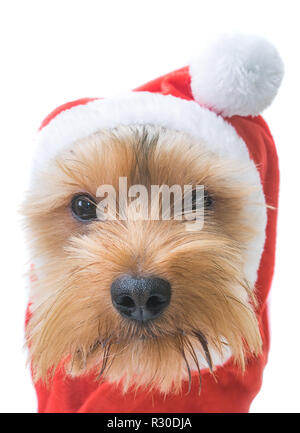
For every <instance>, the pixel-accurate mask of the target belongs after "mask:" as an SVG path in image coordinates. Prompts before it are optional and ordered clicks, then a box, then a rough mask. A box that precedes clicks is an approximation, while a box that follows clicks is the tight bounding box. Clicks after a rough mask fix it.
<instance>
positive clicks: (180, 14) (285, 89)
mask: <svg viewBox="0 0 300 433" xmlns="http://www.w3.org/2000/svg"><path fill="white" fill-rule="evenodd" d="M297 6H298V7H299V8H300V5H299V0H295V1H292V0H286V1H285V2H283V1H275V0H273V1H268V0H258V1H256V0H251V1H248V2H245V1H240V0H236V1H230V0H226V1H223V0H220V1H213V0H206V1H200V0H196V1H192V0H190V1H189V0H182V1H176V0H172V1H169V0H158V1H156V0H151V1H145V0H139V1H130V0H126V1H125V0H123V1H122V0H120V1H114V0H109V1H89V0H81V1H76V0H70V1H68V0H60V1H56V0H50V1H49V0H43V1H40V0H36V1H31V0H26V1H23V0H20V1H14V0H10V1H8V0H6V1H4V0H2V1H1V3H0V44H1V50H0V61H1V63H0V146H1V158H0V164H1V170H0V176H1V196H0V218H1V223H0V230H1V236H0V241H1V253H0V254H1V262H0V263H1V283H2V284H1V298H0V338H1V339H0V341H1V346H0V350H1V354H0V363H1V365H0V412H4V411H9V412H18V411H19V412H32V411H36V400H35V394H34V391H33V387H32V384H31V380H30V375H29V371H28V369H25V359H26V356H25V351H24V350H22V345H23V322H24V313H25V305H26V300H27V291H26V288H25V286H26V281H25V278H24V277H23V273H24V272H25V270H26V267H27V265H26V250H25V247H24V245H23V238H22V232H21V228H20V223H19V220H20V217H19V216H18V214H17V209H18V207H19V204H20V202H21V200H22V197H23V192H24V189H26V183H27V180H28V173H29V168H30V160H31V156H32V149H33V145H32V138H33V137H34V135H35V132H36V130H37V128H38V126H39V123H40V122H41V120H42V119H43V118H44V117H45V116H46V115H47V114H48V113H49V112H50V111H51V110H52V109H53V108H55V107H56V106H57V105H59V104H62V103H64V102H67V101H70V100H73V99H76V98H80V97H84V96H108V95H113V94H116V93H119V92H123V91H126V90H129V89H131V88H134V87H137V86H138V85H139V84H143V83H144V82H147V81H148V80H150V79H153V78H155V77H157V76H159V75H162V74H164V73H166V72H169V71H171V70H173V69H175V68H178V67H181V66H184V65H185V64H187V62H188V60H189V59H190V58H191V57H192V56H193V55H195V54H197V53H198V52H199V51H200V50H201V48H202V47H203V46H204V45H205V43H206V42H207V40H208V39H211V38H214V37H215V36H216V35H218V34H219V33H222V32H233V31H246V32H250V33H256V34H260V35H263V36H265V37H267V38H268V39H270V40H271V41H272V42H273V43H274V44H275V45H276V46H277V47H278V49H279V51H280V52H281V55H282V57H283V60H284V62H285V66H286V74H285V79H284V82H283V85H282V88H281V90H280V93H279V95H278V97H277V98H276V100H275V102H274V104H273V106H272V107H271V108H269V109H268V110H267V111H266V112H265V118H266V120H267V121H268V123H269V125H270V127H271V130H272V132H273V135H274V137H275V141H276V144H277V148H278V153H279V158H280V168H281V195H280V206H279V208H280V212H279V226H278V246H277V264H276V273H275V278H274V281H273V286H272V294H271V299H270V300H271V302H270V307H271V308H270V310H271V331H272V346H271V352H270V357H269V363H268V365H267V367H266V369H265V374H264V380H263V386H262V389H261V391H260V393H259V395H258V396H257V398H256V399H255V401H254V403H253V405H252V408H251V410H252V412H299V409H300V398H299V393H298V392H299V386H300V383H299V382H300V381H299V370H300V366H299V357H300V349H299V347H300V343H299V334H300V326H299V317H300V284H299V268H300V254H299V244H298V242H299V241H300V239H299V189H298V186H299V174H300V173H299V171H300V170H299V162H298V161H299V145H300V143H299V124H300V116H299V108H298V107H299V101H298V98H299V90H300V89H299V80H300V70H299V64H300V61H299V55H300V54H299V41H300V31H299V12H300V10H298V7H297Z"/></svg>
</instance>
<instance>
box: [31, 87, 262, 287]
mask: <svg viewBox="0 0 300 433" xmlns="http://www.w3.org/2000/svg"><path fill="white" fill-rule="evenodd" d="M134 124H136V125H146V124H153V125H159V126H163V127H166V128H169V129H173V130H177V131H182V132H185V133H187V134H189V135H190V136H191V137H192V138H194V139H195V140H198V141H199V142H200V143H202V144H206V145H207V147H208V148H209V150H210V151H212V152H214V153H215V154H216V155H218V156H221V157H222V158H223V157H225V158H230V159H231V160H232V159H235V160H237V161H240V162H241V163H243V164H247V166H248V168H249V169H248V170H247V173H245V177H246V181H247V182H248V183H250V184H251V185H254V186H258V185H259V186H260V188H259V191H258V192H255V193H254V194H255V196H254V199H255V200H254V201H255V202H256V203H257V204H258V206H257V205H253V206H252V208H250V206H249V208H247V213H248V215H249V221H250V222H251V220H252V221H253V218H254V219H255V221H256V228H257V230H258V235H257V237H256V238H255V240H254V241H253V242H252V243H251V244H249V247H248V248H247V251H246V258H245V274H246V277H247V278H248V280H249V282H250V284H254V283H255V281H256V274H257V270H258V267H259V262H260V257H261V254H262V251H263V247H264V241H265V227H266V209H265V198H264V195H263V191H262V187H261V184H260V178H259V174H258V171H257V170H256V167H255V164H254V163H253V161H252V160H250V157H249V153H248V149H247V146H246V144H245V142H244V141H243V140H242V139H241V138H240V137H239V136H238V134H237V132H236V131H235V129H234V128H233V127H232V126H231V125H230V124H229V123H228V122H226V121H225V120H224V119H223V118H222V117H221V116H218V115H217V114H215V113H213V112H211V111H209V110H208V109H206V108H204V107H201V106H200V105H199V104H198V103H196V102H194V101H187V100H183V99H180V98H176V97H174V96H171V95H168V96H165V95H161V94H155V93H150V92H131V93H129V94H127V95H123V96H120V97H117V98H112V99H99V100H94V101H92V102H89V103H88V104H85V105H78V106H75V107H73V108H71V109H68V110H65V111H62V112H61V113H60V114H58V115H57V116H56V117H55V118H54V119H52V120H51V121H50V123H49V124H48V125H47V126H45V127H44V128H43V129H42V130H41V131H39V133H38V134H37V152H36V157H35V159H34V164H33V173H32V174H33V175H32V182H33V183H35V179H36V174H37V172H38V171H43V170H47V167H48V164H49V162H50V161H51V160H53V159H54V158H55V157H56V156H57V155H58V154H59V153H60V152H61V151H63V150H66V149H68V148H70V147H72V144H73V143H74V142H75V141H77V140H79V139H82V138H84V137H87V136H89V135H91V134H93V133H95V132H96V131H99V130H101V129H112V128H115V127H117V126H120V125H124V126H126V125H134ZM239 181H240V179H237V182H239Z"/></svg>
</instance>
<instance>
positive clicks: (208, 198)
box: [192, 189, 213, 212]
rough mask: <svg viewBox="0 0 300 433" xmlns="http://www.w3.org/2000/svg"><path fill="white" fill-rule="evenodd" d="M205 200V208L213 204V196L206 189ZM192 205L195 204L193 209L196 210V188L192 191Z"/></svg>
mask: <svg viewBox="0 0 300 433" xmlns="http://www.w3.org/2000/svg"><path fill="white" fill-rule="evenodd" d="M203 201H204V208H205V209H210V208H211V207H212V205H213V198H212V196H211V195H210V194H209V193H208V192H207V190H206V189H205V190H204V196H203ZM192 205H193V211H194V212H195V211H196V206H197V192H196V190H195V189H194V190H193V192H192Z"/></svg>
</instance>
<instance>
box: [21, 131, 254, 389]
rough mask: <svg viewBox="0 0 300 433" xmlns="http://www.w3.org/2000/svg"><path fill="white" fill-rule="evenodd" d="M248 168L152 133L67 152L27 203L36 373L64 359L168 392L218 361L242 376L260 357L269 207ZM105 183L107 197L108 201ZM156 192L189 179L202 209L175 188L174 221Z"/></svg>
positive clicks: (82, 369)
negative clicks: (255, 272)
mask: <svg viewBox="0 0 300 433" xmlns="http://www.w3.org/2000/svg"><path fill="white" fill-rule="evenodd" d="M247 170H248V167H247V166H243V165H241V164H237V163H236V162H235V161H234V160H232V161H231V160H229V159H228V158H222V157H220V156H218V157H217V156H216V154H214V153H213V152H209V151H208V150H207V148H206V146H204V145H203V143H201V142H197V141H195V140H194V139H192V138H191V137H190V136H188V135H187V134H184V133H179V132H175V131H171V130H168V129H165V128H161V127H154V126H149V125H148V126H144V127H139V126H136V127H119V128H116V129H114V130H110V131H108V130H106V131H101V132H98V133H95V134H93V135H91V136H89V137H88V138H85V139H82V140H80V141H77V142H76V143H75V144H74V145H73V147H72V149H71V150H65V151H63V152H60V153H59V154H58V156H57V157H56V159H54V160H53V161H52V164H51V165H50V166H49V168H48V169H47V171H44V172H42V173H40V174H39V177H38V179H37V181H36V182H35V183H34V185H32V187H31V190H30V191H29V193H28V195H27V197H26V200H25V203H24V206H23V213H24V215H25V219H26V225H27V231H28V239H29V241H30V243H31V251H32V261H33V263H34V264H35V268H36V275H37V279H36V281H35V282H34V283H33V284H32V293H31V301H32V306H31V310H32V315H31V319H30V321H29V324H28V326H27V341H28V346H29V354H30V360H31V362H32V366H33V371H34V374H35V378H36V379H39V378H42V379H45V380H46V379H47V378H48V379H49V376H51V372H52V373H53V372H54V371H55V369H56V368H57V366H58V365H59V364H60V365H63V366H64V367H65V369H66V372H67V373H68V374H72V375H80V374H83V373H86V372H87V371H94V372H95V373H96V375H98V376H99V377H105V378H107V379H108V380H109V381H120V380H122V383H123V386H124V388H125V389H126V388H127V387H128V386H129V385H131V384H135V385H137V386H139V385H148V386H150V387H151V386H156V387H158V388H159V389H160V390H161V391H163V392H168V391H170V390H173V391H177V390H179V389H180V386H181V383H182V380H183V379H187V378H188V377H189V376H190V372H191V370H193V369H196V370H199V371H200V370H201V368H207V367H208V368H210V369H211V371H212V372H213V370H214V366H215V365H216V364H217V363H218V361H217V358H218V357H219V359H223V360H224V359H226V357H227V358H228V356H230V355H232V356H233V358H234V359H235V360H236V361H237V362H238V363H239V364H240V366H241V368H243V367H244V365H245V362H246V359H247V356H248V355H249V354H254V355H255V354H258V353H259V352H260V350H261V338H260V333H259V330H258V323H257V319H256V316H255V313H254V307H255V297H254V293H253V284H254V281H250V279H249V276H248V272H247V266H248V265H249V263H248V261H249V255H247V252H248V246H249V245H250V244H251V242H253V240H254V239H255V237H256V236H257V227H256V219H255V217H254V215H255V212H256V211H257V208H258V207H259V206H260V204H258V203H257V202H256V200H255V197H256V195H255V192H254V190H255V185H253V184H252V183H251V182H249V181H246V179H249V177H247V176H245V172H246V171H247ZM124 178H125V179H126V182H127V188H128V189H129V188H130V187H131V186H136V185H139V188H138V189H134V190H133V191H134V192H135V196H136V200H137V201H135V200H134V199H131V200H130V198H128V196H127V192H128V189H127V190H126V193H125V192H124V190H123V191H120V179H124ZM103 185H109V186H111V188H112V189H111V194H109V191H108V193H107V194H105V195H103V194H102V193H101V194H99V186H103ZM153 185H156V186H162V185H165V186H168V187H170V188H172V187H173V186H174V185H177V186H180V187H182V191H183V192H184V191H187V190H184V186H186V185H191V186H192V190H188V191H189V192H185V193H183V196H182V198H181V200H184V199H185V195H189V196H190V200H191V201H190V202H191V203H192V209H191V210H190V211H186V210H185V208H184V206H182V203H180V206H179V207H178V206H177V207H176V203H177V204H178V196H177V198H176V194H175V190H173V194H170V197H171V199H170V201H169V204H170V209H171V212H170V215H169V218H165V217H164V213H163V210H162V204H163V201H162V194H159V199H158V200H153V199H152V198H153V196H151V191H152V190H153V188H152V187H153ZM197 185H203V187H204V194H203V196H202V200H200V201H199V203H200V202H201V203H202V205H200V207H199V206H196V205H197V203H198V202H197V200H198V198H197V197H196V194H195V189H194V188H195V186H197ZM143 191H144V192H145V191H146V192H147V193H148V195H147V194H146V195H145V194H142V192H143ZM109 196H110V197H109ZM145 197H147V199H145ZM103 200H106V202H105V203H106V206H103V203H104V202H103ZM113 202H115V206H114V204H113ZM134 202H135V203H134ZM137 208H138V209H137ZM175 208H176V209H177V210H176V212H174V209H175ZM137 210H138V214H139V217H137V216H136V215H137V214H136V212H137ZM105 212H106V216H105V217H104V214H105ZM109 212H111V213H114V218H108V217H107V215H108V213H109ZM197 212H198V213H201V215H202V216H203V221H202V224H200V225H199V221H198V220H197V215H198V214H197ZM101 215H102V216H103V218H102V217H101ZM141 215H142V216H143V217H142V218H141ZM153 215H155V218H153ZM151 216H152V217H151ZM195 219H196V220H195ZM197 224H198V225H197ZM219 362H220V361H219Z"/></svg>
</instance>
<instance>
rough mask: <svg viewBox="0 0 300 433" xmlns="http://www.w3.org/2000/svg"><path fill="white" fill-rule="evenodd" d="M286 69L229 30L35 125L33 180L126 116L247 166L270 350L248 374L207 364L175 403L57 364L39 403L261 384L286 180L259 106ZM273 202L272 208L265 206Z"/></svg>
mask: <svg viewBox="0 0 300 433" xmlns="http://www.w3.org/2000/svg"><path fill="white" fill-rule="evenodd" d="M282 78H283V63H282V61H281V59H280V56H279V54H278V52H277V51H276V49H275V48H274V47H273V46H272V45H271V44H270V43H269V42H267V41H266V40H264V39H262V38H260V37H256V36H249V35H242V34H238V35H234V36H225V37H223V38H221V39H219V40H217V41H216V42H214V43H213V44H212V45H211V46H209V47H208V48H207V49H206V51H205V52H204V53H203V54H202V55H200V56H199V57H197V58H195V59H194V60H193V61H192V62H191V63H190V65H189V66H187V67H184V68H181V69H179V70H176V71H174V72H171V73H169V74H167V75H164V76H162V77H160V78H157V79H156V80H153V81H151V82H149V83H147V84H145V85H143V86H141V87H139V88H137V89H135V90H134V91H133V92H130V93H128V94H125V95H122V96H119V97H114V98H108V99H100V98H84V99H80V100H77V101H73V102H70V103H67V104H65V105H62V106H60V107H58V108H57V109H56V110H54V111H53V112H52V113H51V114H50V115H49V116H48V117H47V118H46V119H45V120H44V121H43V123H42V125H41V127H40V130H39V132H38V134H37V152H36V155H35V160H34V166H33V168H34V170H33V179H34V178H35V176H36V173H37V172H38V171H40V170H45V169H47V166H48V165H49V164H50V162H51V160H53V159H54V158H55V157H56V156H57V155H58V154H59V153H60V152H61V151H63V150H65V149H68V148H71V147H72V146H73V145H74V142H76V141H77V140H79V139H82V138H84V137H88V136H89V135H91V134H93V133H95V132H97V131H99V130H102V129H112V128H115V127H117V126H120V125H124V126H126V125H147V124H153V125H158V126H162V127H166V128H169V129H172V130H178V131H182V132H185V133H187V134H189V135H190V136H191V137H192V138H193V139H195V140H196V141H198V142H200V143H201V145H205V146H207V149H209V150H210V151H211V152H213V153H214V154H215V155H216V157H221V158H230V159H231V160H236V161H237V162H238V163H241V164H243V165H244V166H247V168H248V169H247V170H246V172H245V176H246V177H247V179H246V180H248V181H249V182H250V183H251V184H254V185H255V186H256V187H257V188H256V190H255V191H254V192H253V194H254V198H255V200H254V201H255V204H254V205H253V207H252V208H251V206H249V207H247V211H248V217H249V219H251V220H253V219H254V220H255V222H256V227H257V235H256V237H255V239H254V240H253V241H251V243H249V245H248V246H247V248H246V252H245V256H246V257H245V274H246V276H247V278H248V280H249V282H250V283H251V284H253V285H254V283H255V285H256V294H257V297H258V307H257V317H258V320H259V325H260V331H261V336H262V340H263V353H262V354H261V355H260V356H259V357H258V358H257V359H255V360H252V361H251V362H249V363H248V365H247V369H246V373H245V375H244V376H242V374H241V373H240V372H239V371H238V370H237V367H236V365H235V364H234V361H233V360H232V359H231V358H230V359H229V360H228V361H227V362H226V363H225V364H224V360H223V361H222V362H220V364H224V365H222V366H220V367H219V369H218V371H217V372H216V376H217V378H218V381H217V382H215V380H214V378H212V376H211V375H210V374H209V372H208V373H206V372H205V371H204V373H203V392H202V394H201V396H200V397H199V396H198V389H197V386H196V387H195V389H194V388H193V389H192V392H191V393H190V395H189V396H188V397H186V398H182V396H179V397H175V396H174V397H172V402H173V403H172V402H171V403H170V405H169V404H168V402H169V399H163V398H162V397H161V396H159V394H157V393H156V394H155V393H153V394H151V396H150V397H151V398H150V397H149V394H147V392H145V393H143V392H142V393H140V394H139V395H138V396H137V395H136V394H134V393H133V394H132V395H131V394H130V393H129V394H126V395H123V394H122V392H121V391H120V390H118V389H117V388H115V387H113V385H111V384H108V383H105V384H104V385H99V384H97V383H95V382H94V381H93V379H90V378H88V377H87V378H83V379H80V378H78V379H76V378H75V379H71V378H69V379H64V378H63V377H62V376H61V373H57V374H56V375H55V380H54V385H53V387H52V393H51V395H52V396H53V398H52V397H51V395H50V394H49V393H48V391H47V390H46V389H45V388H44V385H43V384H41V383H39V384H37V391H38V395H39V410H40V411H61V408H62V407H64V408H65V409H66V411H87V412H90V411H100V412H101V411H104V412H114V411H118V409H119V408H121V407H122V410H123V411H126V412H136V411H137V412H139V411H140V412H141V411H142V412H143V411H144V412H145V411H156V412H158V411H164V409H165V411H176V412H186V411H188V412H193V411H204V412H210V411H212V412H231V411H235V412H240V411H247V410H248V409H249V405H250V403H251V401H252V399H253V397H254V396H255V395H256V393H257V392H258V390H259V388H260V385H261V378H262V372H263V368H264V365H265V363H266V360H267V354H268V348H269V332H268V318H267V313H266V301H267V295H268V292H269V289H270V285H271V280H272V275H273V269H274V256H275V239H276V220H277V210H276V207H277V200H278V185H279V170H278V161H277V153H276V149H275V144H274V141H273V138H272V135H271V133H270V131H269V128H268V126H267V124H266V123H265V121H264V120H263V119H262V117H261V116H260V115H259V114H260V113H261V112H262V111H263V110H264V109H266V108H267V107H268V106H269V105H270V104H271V103H272V101H273V99H274V97H275V96H276V93H277V91H278V88H279V87H280V84H281V81H282ZM266 203H267V204H269V205H272V206H273V207H275V209H270V208H269V209H267V207H266ZM216 364H218V363H216ZM66 380H67V381H69V383H68V386H69V387H70V389H72V390H73V392H72V393H70V392H69V391H68V395H64V394H62V389H66V386H65V381H66ZM91 383H93V385H91ZM77 388H78V389H80V390H81V391H80V392H81V394H82V402H81V403H80V404H79V403H78V405H77V403H76V404H75V403H74V399H72V398H71V397H70V395H71V394H72V395H77V391H78V389H77ZM66 392H67V391H66ZM84 393H86V395H85V394H84ZM154 394H155V395H154ZM54 397H55V398H54ZM85 398H86V403H84V399H85ZM149 398H150V400H151V401H150V400H149ZM155 399H156V403H153V402H154V400H155ZM148 400H149V401H148ZM170 401H171V400H170ZM114 402H115V403H114Z"/></svg>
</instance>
